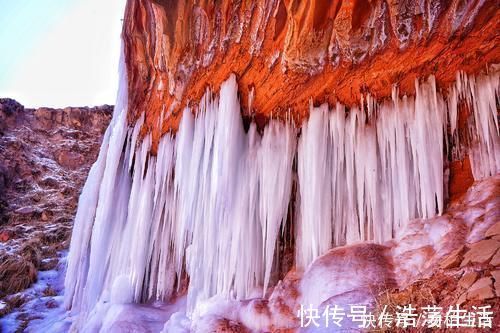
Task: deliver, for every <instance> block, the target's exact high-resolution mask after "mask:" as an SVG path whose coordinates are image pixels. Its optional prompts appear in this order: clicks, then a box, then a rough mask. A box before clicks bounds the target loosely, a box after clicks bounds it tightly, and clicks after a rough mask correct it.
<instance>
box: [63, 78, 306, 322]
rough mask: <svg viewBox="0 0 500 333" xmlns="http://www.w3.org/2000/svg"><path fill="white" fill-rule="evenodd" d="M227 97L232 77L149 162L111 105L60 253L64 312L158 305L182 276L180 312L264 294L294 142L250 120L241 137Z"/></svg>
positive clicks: (287, 128) (275, 125)
mask: <svg viewBox="0 0 500 333" xmlns="http://www.w3.org/2000/svg"><path fill="white" fill-rule="evenodd" d="M237 94H238V90H237V83H236V79H235V77H234V76H231V77H230V78H229V79H228V81H226V82H225V83H224V84H223V85H222V87H221V91H220V97H219V98H213V97H212V96H211V94H210V93H209V92H207V94H206V95H205V96H204V98H203V100H202V102H201V103H200V106H199V108H198V110H196V114H197V116H196V117H194V116H193V113H192V111H191V110H190V109H189V108H188V109H186V110H185V111H184V114H183V119H182V122H181V125H180V128H179V131H178V134H177V138H176V139H174V138H172V137H171V136H170V135H165V136H164V137H163V138H162V139H161V141H160V144H159V147H158V155H157V156H156V157H154V156H150V154H149V151H150V148H151V140H150V137H149V136H146V137H145V138H143V139H142V141H140V144H139V145H138V142H139V132H140V131H139V130H140V128H141V126H142V122H143V118H141V119H140V120H139V121H138V122H137V123H136V124H135V126H134V128H127V127H126V123H125V116H126V109H125V108H122V107H119V106H120V104H117V108H116V110H115V115H114V120H113V123H112V125H111V126H110V128H109V129H108V131H107V134H106V138H105V141H104V143H103V146H102V149H101V153H100V156H99V159H98V160H97V162H96V163H95V165H94V166H93V168H92V170H93V171H92V172H91V173H90V175H89V179H88V181H87V184H86V186H85V189H84V191H83V193H82V196H81V198H80V203H79V212H78V216H77V220H76V222H75V231H74V234H73V240H72V247H71V250H70V252H71V254H70V258H69V268H68V276H67V279H66V286H67V293H66V304H67V306H68V307H70V306H71V307H72V308H73V309H74V311H75V312H80V313H81V315H80V319H81V318H85V316H86V315H88V313H89V312H90V311H91V309H92V308H94V307H95V306H96V304H98V303H99V302H109V301H111V302H114V299H113V298H114V296H113V295H120V296H116V297H118V298H119V299H120V300H121V301H123V299H125V300H128V301H134V302H141V301H145V300H149V299H168V298H169V297H170V295H171V294H172V293H173V291H174V290H175V288H180V287H182V286H181V283H180V281H182V280H183V278H184V276H185V274H186V273H187V274H188V275H189V277H190V279H189V288H188V304H189V306H190V309H192V308H193V307H194V305H195V304H196V302H197V301H198V300H200V299H206V298H208V297H210V296H213V295H223V296H226V297H236V298H245V297H249V296H250V294H251V293H253V292H254V289H255V288H257V289H256V290H259V293H261V295H262V292H263V290H264V291H265V289H266V287H267V286H268V285H269V281H270V276H271V270H272V267H273V262H274V257H275V251H276V248H275V247H276V243H277V240H278V238H279V231H280V228H281V226H282V225H284V223H285V222H286V217H287V212H288V206H289V201H290V197H291V188H292V163H293V158H294V155H295V143H296V134H295V131H294V129H293V127H292V125H290V123H286V124H283V123H280V122H278V121H274V120H272V121H271V122H270V124H269V125H268V126H267V127H266V129H265V130H264V133H263V135H262V137H261V135H260V134H259V133H258V132H257V130H256V127H255V125H254V124H252V125H251V126H250V129H249V131H248V133H246V132H245V130H244V128H243V121H242V118H241V115H240V105H239V102H238V98H237ZM122 96H124V98H125V99H124V100H126V95H122ZM137 145H138V146H137ZM136 146H137V147H136ZM174 175H175V176H174ZM81 320H83V319H81ZM76 325H79V324H76Z"/></svg>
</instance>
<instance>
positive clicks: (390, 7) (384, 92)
mask: <svg viewBox="0 0 500 333" xmlns="http://www.w3.org/2000/svg"><path fill="white" fill-rule="evenodd" d="M499 30H500V6H499V3H498V1H478V0H450V1H446V0H405V1H395V0H387V1H381V0H370V1H361V0H354V1H342V0H335V1H324V0H307V1H294V0H258V1H247V0H239V1H228V0H222V1H216V2H213V1H200V0H193V1H172V0H129V1H128V4H127V8H126V13H125V21H124V30H123V34H124V40H125V56H126V62H127V72H128V80H129V102H130V106H131V107H130V111H129V112H130V113H129V116H130V119H131V120H133V119H135V118H137V117H138V115H140V114H141V113H142V112H143V111H146V112H145V114H146V127H147V128H146V129H145V130H147V131H152V132H153V138H154V141H157V140H158V138H159V136H160V134H161V133H163V132H165V131H168V130H169V129H174V130H175V128H176V127H177V125H178V122H179V118H180V112H179V111H180V110H181V109H182V107H183V106H185V105H186V104H188V103H189V101H194V102H197V101H198V100H199V99H200V97H201V96H202V94H203V93H204V92H205V89H206V88H207V87H212V88H214V89H217V88H218V86H219V85H220V83H221V82H222V81H223V80H225V79H226V78H227V77H228V76H229V73H231V72H234V73H236V74H237V76H238V82H239V89H240V94H241V102H242V105H243V106H244V112H245V113H246V114H247V115H251V117H253V118H254V119H255V120H256V121H257V123H260V124H262V123H263V122H265V119H266V118H267V116H268V115H270V114H271V113H272V114H273V115H274V116H279V115H280V114H282V113H283V112H286V111H287V110H291V111H292V114H293V115H294V117H295V119H296V120H300V119H301V118H302V117H303V116H304V115H305V114H307V112H308V111H307V110H308V107H307V106H308V103H309V101H310V99H311V98H312V99H313V101H314V103H322V102H325V101H326V102H329V103H334V102H336V101H340V102H342V103H345V104H347V105H352V104H354V103H358V102H359V100H360V96H361V94H363V93H367V92H369V93H371V94H372V95H375V96H376V97H377V98H384V97H389V96H390V95H391V89H392V86H393V85H394V84H397V85H398V86H399V89H400V93H409V94H411V93H412V92H413V89H414V81H415V79H416V78H422V77H426V76H429V75H435V76H436V79H437V83H438V85H440V86H441V87H445V86H446V85H447V84H449V83H450V82H451V81H453V80H454V79H455V74H456V72H457V71H459V70H462V71H466V72H468V73H477V72H479V71H483V70H486V69H487V66H488V65H489V64H493V63H498V62H499V61H500V49H499V48H498V44H499V40H500V37H499V35H498V31H499ZM250 95H252V96H253V98H249V96H250ZM249 103H251V105H249ZM162 112H164V114H165V119H166V121H164V122H163V124H162V125H161V127H162V128H161V130H160V129H159V128H158V127H159V125H158V119H159V115H160V113H162Z"/></svg>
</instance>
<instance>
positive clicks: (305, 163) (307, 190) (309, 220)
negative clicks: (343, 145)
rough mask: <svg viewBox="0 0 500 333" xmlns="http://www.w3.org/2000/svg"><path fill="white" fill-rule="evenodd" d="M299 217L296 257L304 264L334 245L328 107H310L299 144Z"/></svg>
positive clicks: (302, 265)
mask: <svg viewBox="0 0 500 333" xmlns="http://www.w3.org/2000/svg"><path fill="white" fill-rule="evenodd" d="M297 172H298V178H299V196H298V200H299V201H298V204H297V206H298V207H299V212H300V213H299V216H298V221H297V239H296V244H297V248H296V258H297V264H298V265H299V266H301V267H304V266H306V265H308V264H309V263H310V262H311V261H312V260H313V259H314V258H316V257H317V256H319V255H321V254H322V253H324V252H325V251H326V250H328V249H329V248H330V247H331V245H332V214H331V206H332V199H331V198H332V195H331V191H332V190H331V177H330V175H331V172H332V168H331V164H330V155H329V140H328V106H327V105H326V104H325V105H322V106H321V107H319V108H313V107H312V106H311V113H310V116H309V120H308V121H307V122H306V123H305V124H304V125H303V127H302V133H301V137H300V140H299V144H298V171H297Z"/></svg>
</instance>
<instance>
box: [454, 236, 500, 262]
mask: <svg viewBox="0 0 500 333" xmlns="http://www.w3.org/2000/svg"><path fill="white" fill-rule="evenodd" d="M498 248H500V242H499V241H497V240H495V239H486V240H482V241H480V242H477V243H474V244H472V246H471V248H470V250H469V251H468V252H466V253H465V255H464V260H463V261H462V263H461V264H460V267H464V266H465V265H467V264H469V263H476V264H485V263H487V262H489V261H490V259H491V258H492V257H493V255H494V254H495V252H496V251H497V250H498Z"/></svg>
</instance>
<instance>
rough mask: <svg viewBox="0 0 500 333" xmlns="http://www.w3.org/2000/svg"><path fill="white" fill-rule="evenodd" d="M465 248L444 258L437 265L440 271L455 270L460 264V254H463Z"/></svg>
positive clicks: (462, 247)
mask: <svg viewBox="0 0 500 333" xmlns="http://www.w3.org/2000/svg"><path fill="white" fill-rule="evenodd" d="M464 249H465V246H461V247H460V248H458V249H456V250H455V251H453V252H452V253H450V254H449V255H448V256H446V258H444V259H443V261H442V262H441V264H440V265H439V266H440V267H441V268H442V269H450V268H455V267H458V266H459V265H460V263H461V262H462V253H463V252H464Z"/></svg>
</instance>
